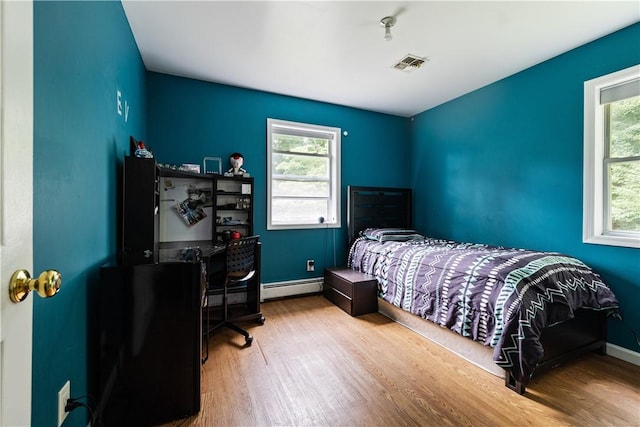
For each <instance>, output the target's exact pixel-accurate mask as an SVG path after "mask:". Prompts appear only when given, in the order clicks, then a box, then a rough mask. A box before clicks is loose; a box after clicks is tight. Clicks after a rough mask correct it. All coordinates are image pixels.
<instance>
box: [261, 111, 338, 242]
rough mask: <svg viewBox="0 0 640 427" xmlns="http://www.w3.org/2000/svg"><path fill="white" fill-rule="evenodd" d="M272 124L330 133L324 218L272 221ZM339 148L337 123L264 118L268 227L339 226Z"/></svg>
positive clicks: (311, 227)
mask: <svg viewBox="0 0 640 427" xmlns="http://www.w3.org/2000/svg"><path fill="white" fill-rule="evenodd" d="M274 128H280V129H283V128H284V129H291V130H298V131H300V132H302V133H307V134H313V133H315V132H317V133H319V134H320V133H323V134H327V133H330V134H332V135H333V139H332V142H331V144H330V146H329V154H328V158H329V168H330V173H329V176H330V185H329V193H330V194H329V197H328V206H329V214H328V216H327V218H323V219H322V222H321V220H320V218H309V220H308V221H307V222H294V223H289V224H282V223H279V224H274V223H273V218H272V213H271V201H272V200H273V196H272V182H273V171H272V155H273V150H272V141H271V136H272V133H273V131H274ZM340 152H341V129H340V128H336V127H329V126H321V125H314V124H307V123H298V122H291V121H286V120H278V119H271V118H268V119H267V230H292V229H314V228H340V227H341V214H340V207H341V198H340V192H341V184H340V176H341V164H340Z"/></svg>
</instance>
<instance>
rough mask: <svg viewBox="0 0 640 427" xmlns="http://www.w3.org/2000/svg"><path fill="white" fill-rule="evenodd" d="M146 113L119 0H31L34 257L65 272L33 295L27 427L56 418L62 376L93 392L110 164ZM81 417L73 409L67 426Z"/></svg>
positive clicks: (111, 192) (110, 238)
mask: <svg viewBox="0 0 640 427" xmlns="http://www.w3.org/2000/svg"><path fill="white" fill-rule="evenodd" d="M117 91H120V94H121V102H122V104H123V107H124V104H125V103H126V105H127V106H128V107H129V110H128V115H127V116H126V117H125V111H123V112H122V114H118V112H117ZM146 110H147V109H146V74H145V69H144V66H143V63H142V60H141V58H140V54H139V52H138V48H137V46H136V44H135V41H134V39H133V35H132V33H131V30H130V27H129V24H128V21H127V19H126V16H125V14H124V11H123V9H122V5H121V4H120V2H111V1H110V2H87V1H78V2H58V1H55V2H54V1H51V2H49V1H46V2H44V1H36V2H34V160H33V161H34V241H33V244H34V262H33V264H34V270H35V271H42V270H45V269H48V268H56V269H58V270H60V271H61V273H62V275H63V284H62V288H61V291H60V293H59V294H58V295H56V296H55V297H54V298H52V299H50V300H41V299H39V298H36V299H35V301H34V322H33V325H34V327H33V378H32V396H33V401H32V416H31V418H32V425H34V426H55V425H57V411H58V408H57V405H56V403H55V402H56V396H57V393H58V390H60V388H61V387H62V386H63V385H64V383H65V382H66V381H67V380H70V381H71V394H72V397H80V396H84V395H87V394H95V390H96V387H97V384H95V380H96V379H97V366H95V360H96V358H97V355H96V354H95V353H96V351H97V339H98V337H97V333H96V331H97V328H96V327H95V326H96V320H97V319H96V318H97V314H98V310H97V307H98V306H97V303H96V300H95V289H96V287H97V285H98V270H99V267H100V265H101V264H102V263H103V262H104V261H105V260H106V259H107V258H108V257H109V256H111V255H112V254H115V252H116V222H117V220H116V214H117V212H116V207H115V206H116V197H117V196H116V194H117V188H116V183H117V180H118V179H117V162H118V160H119V159H121V158H122V156H123V154H124V153H125V152H128V150H129V135H137V136H139V137H140V138H143V137H144V135H145V133H146V121H147V118H146ZM120 161H121V160H120ZM32 298H33V297H32ZM83 401H85V402H86V398H85V400H83ZM87 420H88V413H87V411H86V410H84V408H78V409H76V410H75V411H73V412H72V413H70V414H69V416H68V418H67V420H66V421H65V426H69V427H71V426H82V427H85V426H86V425H87Z"/></svg>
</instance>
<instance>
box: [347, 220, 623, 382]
mask: <svg viewBox="0 0 640 427" xmlns="http://www.w3.org/2000/svg"><path fill="white" fill-rule="evenodd" d="M394 233H395V234H394ZM398 239H399V240H406V241H394V240H398ZM348 262H349V267H351V268H353V269H355V270H359V271H362V272H364V273H368V274H371V275H374V276H375V277H376V279H377V281H378V285H379V296H380V297H381V298H383V299H384V300H385V301H387V302H389V303H391V304H393V305H395V306H397V307H400V308H402V309H404V310H406V311H409V312H411V313H413V314H415V315H418V316H420V317H422V318H424V319H427V320H430V321H432V322H434V323H436V324H438V325H440V326H442V327H446V328H448V329H451V330H453V331H455V332H457V333H458V334H460V335H462V336H464V337H468V338H470V339H472V340H474V341H477V342H480V343H482V344H484V345H486V346H490V347H492V348H493V360H494V361H495V363H496V364H497V365H499V366H500V367H502V368H504V369H505V370H507V371H509V372H510V373H511V375H512V376H513V377H514V378H515V379H517V380H518V381H520V382H521V383H522V384H527V382H528V381H529V379H530V378H531V375H532V374H533V372H534V370H535V368H536V366H537V365H538V363H539V362H540V360H541V359H542V356H543V348H542V345H541V343H540V334H541V332H542V330H543V329H544V328H546V327H548V326H552V325H554V324H556V323H559V322H563V321H565V320H569V319H572V318H573V316H574V312H575V311H576V310H578V309H580V308H585V309H592V310H607V314H609V315H618V301H617V300H616V297H615V296H614V294H613V293H612V292H611V290H610V289H609V287H608V286H607V285H606V284H605V283H603V281H602V279H601V278H600V276H599V275H598V274H597V273H595V272H594V271H593V270H592V269H591V268H589V267H588V266H587V265H585V264H584V263H583V262H581V261H580V260H578V259H576V258H572V257H569V256H566V255H562V254H560V253H551V252H536V251H531V250H523V249H513V248H504V247H496V246H488V245H483V244H471V243H459V242H453V241H446V240H437V239H431V238H425V237H423V236H420V235H418V234H417V233H415V232H406V231H402V232H399V231H398V230H380V229H375V230H372V229H369V230H365V231H364V232H363V233H362V237H359V238H357V239H356V240H355V242H354V243H353V245H352V246H351V249H350V252H349V260H348Z"/></svg>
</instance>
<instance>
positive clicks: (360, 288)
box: [322, 267, 378, 316]
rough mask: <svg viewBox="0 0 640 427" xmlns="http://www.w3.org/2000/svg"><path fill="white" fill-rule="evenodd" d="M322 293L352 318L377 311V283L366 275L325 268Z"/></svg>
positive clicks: (347, 270)
mask: <svg viewBox="0 0 640 427" xmlns="http://www.w3.org/2000/svg"><path fill="white" fill-rule="evenodd" d="M322 292H323V294H324V296H325V298H327V299H328V300H329V301H331V302H332V303H334V304H335V305H337V306H338V307H340V308H341V309H343V310H344V311H346V312H347V313H349V314H350V315H352V316H360V315H361V314H367V313H375V312H377V311H378V283H377V282H376V279H375V278H374V277H373V276H370V275H368V274H364V273H361V272H359V271H355V270H351V269H348V268H344V267H342V268H327V269H325V270H324V286H323V291H322Z"/></svg>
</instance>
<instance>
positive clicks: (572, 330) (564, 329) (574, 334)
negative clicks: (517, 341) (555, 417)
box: [505, 310, 607, 394]
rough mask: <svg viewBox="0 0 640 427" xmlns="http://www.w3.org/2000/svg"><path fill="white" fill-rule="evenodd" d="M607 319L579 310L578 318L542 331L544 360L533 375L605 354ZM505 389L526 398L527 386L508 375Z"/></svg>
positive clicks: (603, 316)
mask: <svg viewBox="0 0 640 427" xmlns="http://www.w3.org/2000/svg"><path fill="white" fill-rule="evenodd" d="M606 341H607V315H606V312H605V311H594V310H578V311H576V313H575V318H573V319H571V320H568V321H566V322H562V323H559V324H557V325H554V326H551V327H549V328H547V329H545V330H543V331H542V335H541V336H540V342H541V343H542V347H543V348H544V357H543V358H542V361H541V362H540V363H539V364H538V366H537V367H536V371H535V373H534V375H536V376H537V375H539V374H541V373H543V372H545V371H548V370H550V369H553V368H555V367H557V366H559V365H561V364H562V363H564V362H566V361H567V360H571V359H575V358H576V357H578V356H580V355H583V354H585V353H588V352H591V351H598V352H599V353H600V354H602V355H604V354H606ZM505 385H506V386H507V387H508V388H510V389H511V390H514V391H515V392H516V393H519V394H524V392H525V387H526V386H525V384H523V383H521V382H520V381H516V380H515V378H513V376H512V375H511V373H510V372H509V371H506V373H505Z"/></svg>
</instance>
